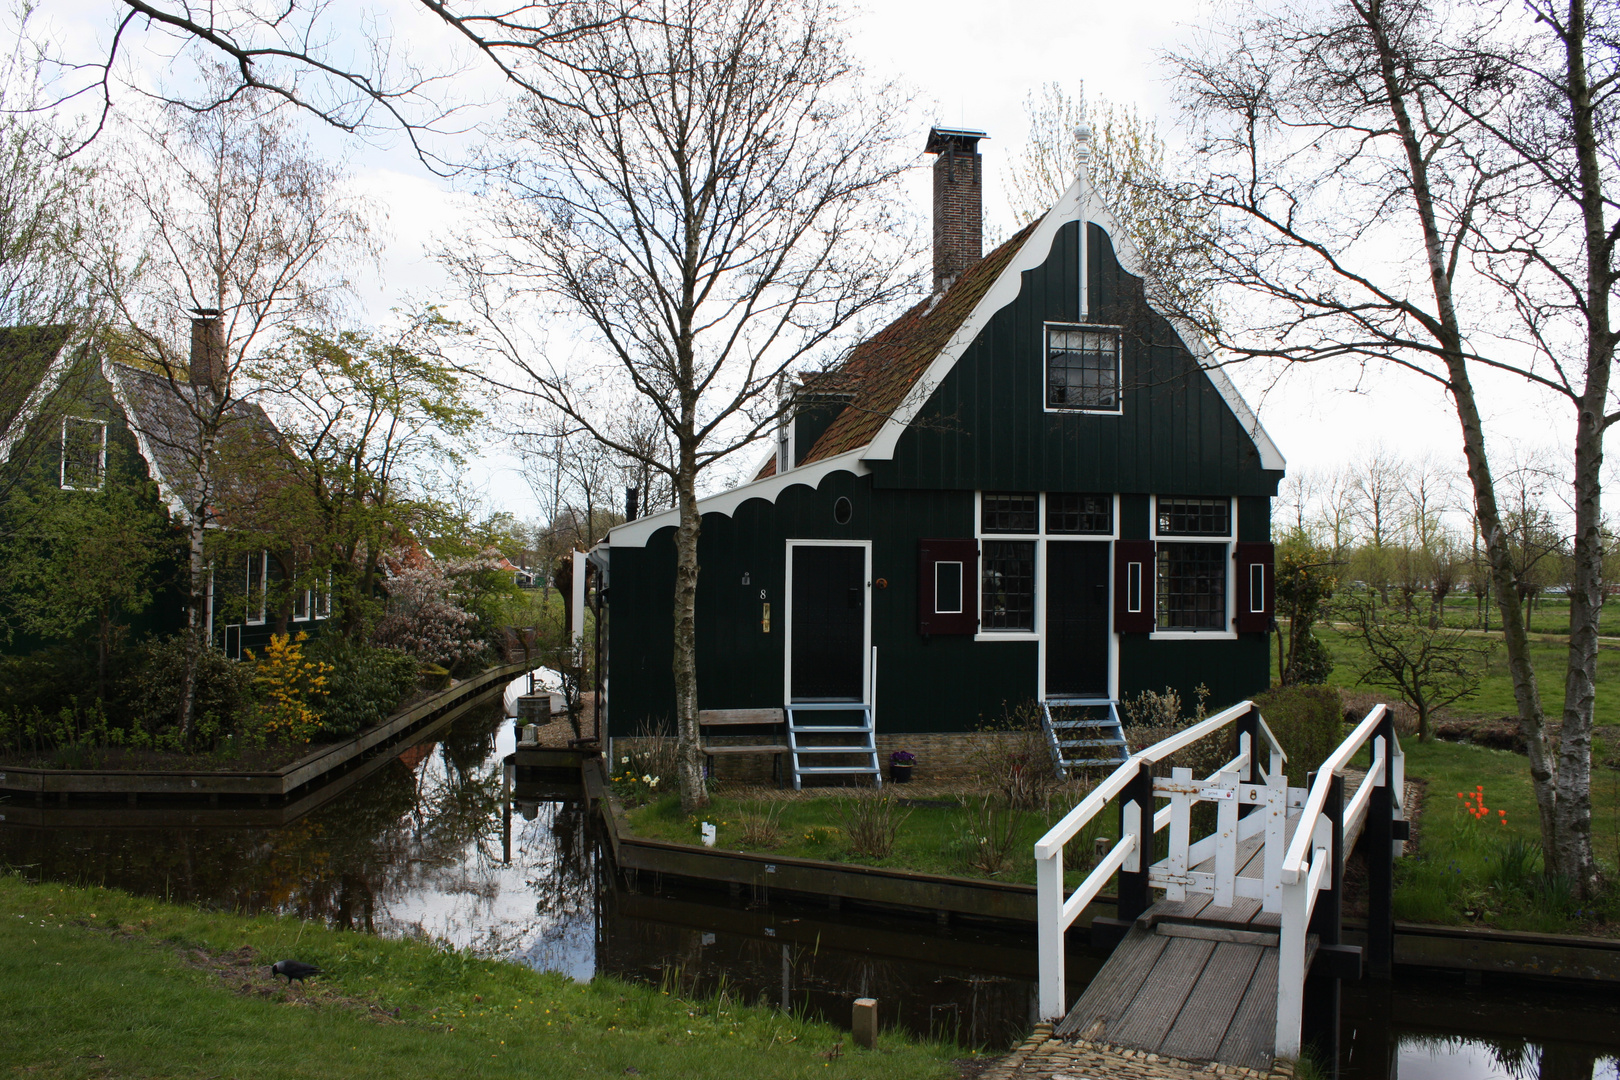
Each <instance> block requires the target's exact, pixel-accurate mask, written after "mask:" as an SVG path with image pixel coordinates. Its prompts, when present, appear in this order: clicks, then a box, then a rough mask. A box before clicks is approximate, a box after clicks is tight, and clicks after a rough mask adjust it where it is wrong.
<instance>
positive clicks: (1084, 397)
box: [1046, 326, 1120, 412]
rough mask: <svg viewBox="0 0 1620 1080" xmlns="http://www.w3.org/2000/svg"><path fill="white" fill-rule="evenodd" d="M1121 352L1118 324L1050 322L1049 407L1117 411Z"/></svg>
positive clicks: (1047, 345) (1047, 358)
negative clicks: (1062, 324)
mask: <svg viewBox="0 0 1620 1080" xmlns="http://www.w3.org/2000/svg"><path fill="white" fill-rule="evenodd" d="M1119 352H1120V331H1119V327H1117V326H1048V327H1047V328H1046V407H1047V408H1048V409H1056V410H1061V411H1065V412H1068V411H1079V412H1118V411H1119V384H1120V371H1119Z"/></svg>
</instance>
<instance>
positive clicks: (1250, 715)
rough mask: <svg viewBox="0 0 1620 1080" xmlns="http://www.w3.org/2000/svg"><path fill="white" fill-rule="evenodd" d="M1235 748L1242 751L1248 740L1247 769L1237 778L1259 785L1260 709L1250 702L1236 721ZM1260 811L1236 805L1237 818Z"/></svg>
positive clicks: (1247, 805) (1251, 805)
mask: <svg viewBox="0 0 1620 1080" xmlns="http://www.w3.org/2000/svg"><path fill="white" fill-rule="evenodd" d="M1237 738H1238V744H1237V748H1238V750H1239V751H1240V752H1241V751H1242V750H1243V740H1244V739H1245V738H1247V739H1248V740H1249V768H1248V770H1247V771H1246V772H1244V773H1243V774H1242V776H1240V777H1239V779H1240V780H1241V781H1242V782H1243V783H1245V784H1258V783H1260V709H1259V707H1258V706H1256V705H1254V704H1253V703H1252V702H1251V703H1250V705H1249V711H1248V712H1246V713H1244V714H1243V715H1242V716H1240V717H1238V721H1237ZM1234 756H1235V755H1234ZM1258 809H1260V807H1259V806H1258V805H1257V804H1251V803H1246V802H1240V803H1239V804H1238V817H1240V818H1246V817H1248V816H1249V815H1250V814H1252V813H1254V812H1255V811H1256V810H1258Z"/></svg>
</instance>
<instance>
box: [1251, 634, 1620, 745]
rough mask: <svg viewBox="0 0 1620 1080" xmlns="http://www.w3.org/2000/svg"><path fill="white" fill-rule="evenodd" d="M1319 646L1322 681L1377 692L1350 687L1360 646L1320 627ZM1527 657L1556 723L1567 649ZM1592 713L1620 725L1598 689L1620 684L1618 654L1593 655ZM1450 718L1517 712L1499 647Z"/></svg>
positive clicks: (1542, 649) (1538, 646)
mask: <svg viewBox="0 0 1620 1080" xmlns="http://www.w3.org/2000/svg"><path fill="white" fill-rule="evenodd" d="M1316 633H1317V635H1318V636H1319V637H1320V638H1321V640H1322V644H1324V645H1326V646H1327V648H1328V651H1329V652H1330V653H1331V654H1332V655H1333V673H1332V674H1331V675H1329V676H1328V682H1329V683H1330V684H1332V685H1334V686H1343V687H1346V688H1352V687H1353V688H1357V689H1366V690H1375V691H1376V690H1377V689H1378V688H1377V687H1374V686H1370V685H1365V684H1361V685H1358V684H1357V682H1356V679H1357V676H1358V674H1359V673H1360V671H1361V667H1360V665H1361V663H1362V661H1363V657H1364V655H1365V654H1364V652H1363V650H1362V649H1361V647H1360V646H1359V645H1358V644H1357V643H1356V642H1355V641H1353V640H1351V639H1350V638H1349V637H1348V636H1346V635H1345V634H1344V633H1343V632H1341V631H1340V630H1337V629H1335V628H1333V627H1320V628H1318V629H1317V631H1316ZM1276 651H1277V650H1276V648H1275V643H1273V648H1272V657H1271V663H1272V667H1273V671H1272V678H1273V679H1275V678H1276V677H1277V673H1276V670H1275V667H1276V664H1277V656H1276ZM1530 657H1531V660H1532V662H1533V663H1534V664H1535V666H1536V682H1537V685H1538V686H1539V687H1540V689H1541V705H1542V708H1543V709H1545V710H1546V712H1547V717H1548V719H1550V720H1553V721H1555V722H1556V721H1557V719H1558V717H1559V716H1560V715H1561V714H1562V712H1563V709H1564V669H1565V665H1566V664H1567V663H1568V658H1569V650H1568V648H1567V647H1566V646H1565V645H1564V644H1563V643H1562V642H1556V643H1555V642H1550V641H1538V640H1532V641H1531V643H1530ZM1597 678H1598V687H1599V693H1598V698H1597V712H1596V715H1595V716H1594V717H1593V722H1594V723H1595V724H1596V725H1597V726H1598V727H1613V726H1617V725H1620V695H1616V694H1609V693H1604V692H1603V691H1602V688H1603V687H1606V686H1615V685H1620V649H1600V650H1598V671H1597ZM1446 711H1447V712H1448V713H1450V714H1451V715H1453V716H1459V717H1479V718H1482V719H1491V720H1496V719H1500V718H1501V717H1504V716H1517V715H1518V714H1519V708H1518V706H1517V705H1516V704H1515V703H1514V701H1513V680H1512V678H1511V676H1509V674H1508V666H1507V652H1506V650H1505V649H1503V648H1502V647H1501V646H1500V644H1498V646H1497V650H1496V654H1495V656H1493V657H1492V659H1491V662H1490V665H1489V667H1488V668H1487V670H1486V673H1485V679H1484V681H1483V682H1482V683H1481V684H1480V687H1479V689H1478V690H1477V691H1475V693H1474V694H1473V695H1472V696H1471V697H1468V698H1465V699H1464V700H1462V701H1459V702H1457V703H1456V704H1455V705H1452V706H1450V707H1449V708H1448V709H1447V710H1446Z"/></svg>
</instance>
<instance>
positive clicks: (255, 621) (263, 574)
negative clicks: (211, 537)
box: [242, 551, 270, 626]
mask: <svg viewBox="0 0 1620 1080" xmlns="http://www.w3.org/2000/svg"><path fill="white" fill-rule="evenodd" d="M255 561H257V562H258V564H259V611H258V614H254V612H253V563H254V562H255ZM243 570H244V573H246V575H247V581H246V583H245V585H244V588H243V590H242V595H243V604H244V610H243V617H242V621H243V622H244V623H245V624H247V625H248V626H263V625H264V623H265V615H266V606H267V604H266V601H267V598H268V597H269V595H270V553H269V552H268V551H260V552H259V553H258V554H257V555H249V556H248V557H247V561H246V563H245V564H244V566H243Z"/></svg>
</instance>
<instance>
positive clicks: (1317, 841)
mask: <svg viewBox="0 0 1620 1080" xmlns="http://www.w3.org/2000/svg"><path fill="white" fill-rule="evenodd" d="M1369 744H1370V745H1371V747H1372V750H1371V755H1370V761H1369V765H1368V768H1367V774H1366V775H1365V776H1364V777H1362V779H1361V781H1360V782H1359V783H1358V784H1357V786H1356V790H1355V793H1354V794H1353V795H1351V797H1350V801H1349V802H1348V803H1347V802H1345V801H1344V774H1345V769H1346V768H1347V767H1348V766H1349V764H1350V762H1351V761H1352V760H1353V759H1354V758H1355V757H1356V755H1357V754H1359V753H1360V752H1361V750H1362V748H1363V747H1365V746H1368V745H1369ZM1405 785H1406V756H1405V754H1404V753H1403V752H1402V750H1401V744H1400V740H1399V739H1397V738H1396V736H1395V724H1394V719H1393V717H1392V715H1391V714H1390V712H1389V709H1388V708H1386V707H1385V706H1383V705H1376V706H1374V707H1373V709H1372V711H1371V712H1369V713H1368V714H1367V716H1366V718H1365V719H1364V720H1362V721H1361V723H1359V724H1357V725H1356V728H1355V730H1354V731H1352V732H1351V733H1350V737H1349V738H1347V739H1345V740H1344V742H1343V743H1341V744H1340V745H1339V748H1338V749H1337V750H1335V751H1334V752H1333V754H1332V755H1331V756H1330V757H1329V758H1328V759H1327V760H1326V761H1324V762H1323V763H1322V766H1321V768H1320V769H1318V770H1317V771H1316V774H1315V777H1314V779H1313V780H1312V782H1311V785H1310V790H1309V793H1308V794H1307V796H1306V798H1305V803H1304V806H1303V808H1302V809H1301V813H1300V819H1299V823H1298V825H1297V826H1295V829H1294V836H1293V840H1292V842H1291V843H1290V844H1289V845H1288V850H1287V853H1286V854H1285V855H1284V856H1283V859H1282V864H1281V867H1280V877H1281V888H1282V926H1281V933H1280V935H1279V943H1278V949H1277V1035H1276V1054H1277V1056H1278V1057H1290V1058H1291V1057H1297V1056H1298V1054H1299V1051H1300V1044H1301V1025H1302V1022H1303V1019H1304V1010H1305V973H1306V969H1307V967H1308V966H1309V965H1308V963H1307V957H1306V944H1307V938H1308V935H1309V934H1310V933H1315V934H1316V935H1317V938H1318V948H1319V949H1321V948H1325V947H1326V948H1335V947H1337V946H1338V945H1339V940H1338V935H1339V922H1340V919H1339V910H1338V907H1339V903H1340V900H1341V897H1342V895H1343V894H1342V883H1343V875H1344V861H1345V857H1346V855H1348V854H1349V853H1348V851H1346V850H1345V847H1346V845H1345V837H1346V836H1352V837H1353V836H1356V835H1357V834H1358V833H1359V832H1360V831H1361V829H1362V827H1363V826H1364V825H1365V826H1366V827H1367V828H1368V830H1369V834H1368V838H1369V839H1373V838H1374V836H1375V835H1376V836H1377V838H1378V839H1379V840H1381V841H1382V842H1385V843H1388V844H1398V843H1400V841H1399V840H1397V839H1396V838H1395V836H1396V834H1395V833H1394V831H1393V829H1392V824H1393V822H1394V821H1395V819H1396V818H1399V817H1402V816H1404V815H1403V814H1402V813H1401V811H1402V807H1403V802H1404V799H1403V795H1402V792H1403V790H1404V788H1405ZM1374 829H1377V830H1379V831H1378V832H1377V833H1376V834H1375V833H1374V832H1373V831H1372V830H1374ZM1366 850H1367V851H1368V852H1369V858H1368V860H1367V861H1368V868H1369V872H1370V873H1373V872H1377V873H1382V872H1384V868H1385V867H1387V866H1388V865H1389V860H1388V859H1387V858H1374V857H1372V856H1371V852H1372V851H1373V850H1374V849H1373V848H1371V847H1369V848H1367V849H1366ZM1386 850H1389V849H1387V848H1386ZM1397 850H1398V849H1397ZM1374 868H1376V870H1375V869H1374ZM1385 884H1386V885H1387V883H1385ZM1387 892H1388V890H1387V888H1378V887H1374V888H1372V889H1371V890H1370V893H1371V896H1372V898H1373V900H1374V901H1375V902H1376V901H1377V898H1378V897H1379V896H1381V895H1382V896H1385V897H1387ZM1324 897H1327V898H1329V899H1328V903H1326V904H1319V901H1321V900H1322V899H1323V898H1324ZM1385 903H1386V904H1387V899H1386V900H1385ZM1326 907H1331V909H1332V910H1324V908H1326ZM1391 926H1392V924H1391V923H1390V920H1389V917H1388V912H1379V911H1369V917H1368V927H1369V934H1368V938H1369V940H1368V946H1369V952H1370V953H1371V954H1372V956H1371V959H1372V962H1373V963H1374V965H1375V966H1376V965H1378V964H1379V963H1380V962H1382V964H1383V965H1384V966H1385V967H1387V964H1388V952H1389V951H1390V942H1389V941H1387V940H1382V939H1387V937H1388V935H1387V933H1384V931H1387V930H1388V929H1389V928H1390V927H1391Z"/></svg>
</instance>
